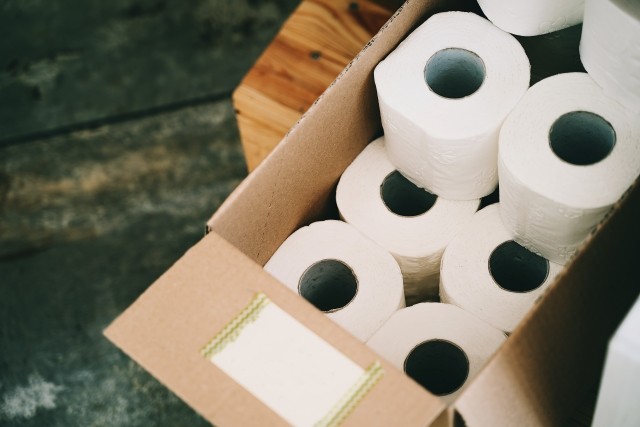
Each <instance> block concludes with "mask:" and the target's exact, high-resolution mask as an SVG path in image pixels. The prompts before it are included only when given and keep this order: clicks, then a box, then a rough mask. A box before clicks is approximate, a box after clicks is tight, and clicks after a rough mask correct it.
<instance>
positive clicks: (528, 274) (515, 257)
mask: <svg viewBox="0 0 640 427" xmlns="http://www.w3.org/2000/svg"><path fill="white" fill-rule="evenodd" d="M561 269H562V267H561V266H560V265H558V264H555V263H553V262H549V261H547V260H546V259H544V258H542V257H541V256H539V255H536V254H534V253H533V252H531V251H529V250H528V249H525V248H524V247H522V246H520V245H519V244H518V243H516V242H514V241H513V240H511V235H510V234H509V232H508V231H507V229H506V228H505V227H504V225H503V224H502V220H501V219H500V205H499V204H493V205H490V206H487V207H486V208H484V209H482V210H480V211H478V212H477V213H476V214H475V215H474V217H473V219H472V220H471V221H470V223H469V225H468V226H467V227H466V228H465V229H464V230H463V231H462V232H461V233H460V234H458V236H456V237H455V238H454V239H453V240H452V241H451V243H450V244H449V246H447V249H446V250H445V251H444V255H443V256H442V269H441V271H440V297H441V299H442V302H446V303H450V304H455V305H457V306H458V307H460V308H462V309H464V310H466V311H468V312H469V313H472V314H475V315H476V316H478V317H479V318H480V319H482V320H484V321H485V322H487V323H489V324H490V325H492V326H494V327H496V328H498V329H501V330H503V331H505V332H508V333H510V332H512V331H513V330H514V329H515V327H516V326H517V324H518V323H519V322H520V320H521V319H522V317H524V315H525V314H526V313H527V311H528V310H529V309H530V308H531V306H532V305H533V303H534V302H535V300H536V299H537V298H538V297H539V296H540V295H541V294H542V293H543V292H544V290H545V289H546V288H547V287H548V286H549V284H551V282H552V281H553V279H554V278H555V277H556V275H557V274H558V273H559V272H560V270H561Z"/></svg>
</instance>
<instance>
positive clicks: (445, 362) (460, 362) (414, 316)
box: [367, 303, 506, 403]
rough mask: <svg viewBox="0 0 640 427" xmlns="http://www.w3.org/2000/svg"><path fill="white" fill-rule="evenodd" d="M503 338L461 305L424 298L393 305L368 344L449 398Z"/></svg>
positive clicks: (456, 394)
mask: <svg viewBox="0 0 640 427" xmlns="http://www.w3.org/2000/svg"><path fill="white" fill-rule="evenodd" d="M505 339H506V337H505V335H504V333H503V332H501V331H499V330H498V329H496V328H494V327H492V326H490V325H488V324H487V323H485V322H483V321H482V320H480V319H478V318H477V317H475V316H474V315H472V314H470V313H467V312H466V311H464V310H462V309H461V308H459V307H456V306H454V305H451V304H441V303H422V304H416V305H414V306H411V307H407V308H403V309H402V310H399V311H397V312H396V313H395V314H394V315H393V316H391V317H390V318H389V320H387V321H386V322H385V324H384V325H383V326H382V327H381V328H380V329H379V330H378V332H376V333H375V334H374V335H373V336H372V337H371V339H370V340H369V341H368V342H367V345H368V346H369V347H371V348H372V349H373V350H374V351H375V352H377V353H378V354H379V355H380V356H382V357H384V358H385V359H387V360H388V361H389V362H391V363H392V364H393V365H395V366H396V367H397V368H399V369H403V370H404V372H405V373H407V375H409V376H410V377H411V378H413V379H414V380H415V381H416V382H418V383H419V384H421V385H422V386H423V387H424V388H426V389H427V390H429V391H430V392H431V393H433V394H435V395H437V396H440V397H441V398H442V399H443V400H444V401H445V402H447V403H449V402H452V401H453V400H454V399H455V398H456V397H457V396H458V394H460V392H461V390H462V388H463V386H464V384H466V383H467V382H469V381H471V380H473V377H474V376H475V375H476V374H477V373H478V371H479V370H480V369H481V368H482V366H483V365H484V363H485V362H486V361H487V359H488V358H489V357H491V355H492V354H493V353H494V352H495V351H496V350H497V349H498V347H499V346H500V344H502V343H503V342H504V340H505Z"/></svg>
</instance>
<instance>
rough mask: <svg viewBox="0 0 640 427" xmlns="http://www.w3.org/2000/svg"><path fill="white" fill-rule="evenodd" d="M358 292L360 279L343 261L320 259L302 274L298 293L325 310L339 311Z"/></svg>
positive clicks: (319, 308)
mask: <svg viewBox="0 0 640 427" xmlns="http://www.w3.org/2000/svg"><path fill="white" fill-rule="evenodd" d="M357 292H358V279H357V278H356V276H355V274H354V273H353V270H351V268H349V266H348V265H346V264H345V263H343V262H342V261H338V260H335V259H325V260H322V261H318V262H316V263H315V264H313V265H312V266H310V267H309V268H307V270H306V271H305V272H304V273H303V274H302V276H301V277H300V282H299V283H298V293H299V294H300V296H302V297H303V298H304V299H306V300H307V301H309V302H310V303H311V304H313V305H314V306H315V307H316V308H317V309H318V310H322V311H324V312H333V311H338V310H340V309H341V308H344V307H345V306H346V305H347V304H349V303H350V302H351V300H353V298H354V297H355V296H356V293H357Z"/></svg>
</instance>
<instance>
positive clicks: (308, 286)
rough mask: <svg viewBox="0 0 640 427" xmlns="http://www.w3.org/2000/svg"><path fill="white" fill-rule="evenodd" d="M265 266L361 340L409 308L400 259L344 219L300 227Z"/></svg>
mask: <svg viewBox="0 0 640 427" xmlns="http://www.w3.org/2000/svg"><path fill="white" fill-rule="evenodd" d="M264 269H265V270H266V271H268V272H269V273H270V274H271V275H272V276H274V277H275V278H276V279H278V280H280V281H281V282H282V283H284V284H285V285H286V286H287V287H288V288H290V289H291V290H293V291H294V292H297V293H298V294H299V295H300V296H302V297H303V298H305V299H306V300H307V301H309V302H310V303H311V304H313V305H315V306H316V308H318V309H319V310H321V311H324V312H325V313H327V316H329V317H330V318H331V319H332V320H333V321H335V322H336V323H338V324H339V325H341V326H342V327H343V328H344V329H346V330H347V331H348V332H350V333H351V334H353V335H354V336H355V337H356V338H358V339H360V340H361V341H365V340H367V338H369V337H370V336H371V335H372V334H373V333H374V332H375V331H376V330H377V329H378V328H379V327H380V326H381V325H382V324H383V323H384V321H385V320H386V319H387V318H389V316H391V314H392V313H393V312H395V311H396V310H398V308H401V307H404V294H403V288H402V273H401V272H400V267H398V264H397V263H396V261H395V259H394V258H393V257H392V256H391V254H389V252H387V251H386V250H384V249H383V248H381V247H380V246H378V245H377V244H375V243H374V242H373V241H371V240H369V239H367V238H366V237H364V236H363V235H362V234H361V233H360V232H359V231H358V230H356V229H355V228H354V227H353V226H351V225H349V224H347V223H344V222H342V221H320V222H316V223H313V224H311V225H309V226H307V227H302V228H300V229H299V230H297V231H296V232H295V233H293V234H292V235H291V236H289V238H287V240H285V241H284V243H283V244H282V245H281V246H280V248H278V250H277V251H276V252H275V253H274V254H273V256H272V257H271V259H270V260H269V261H268V262H267V264H266V265H265V266H264Z"/></svg>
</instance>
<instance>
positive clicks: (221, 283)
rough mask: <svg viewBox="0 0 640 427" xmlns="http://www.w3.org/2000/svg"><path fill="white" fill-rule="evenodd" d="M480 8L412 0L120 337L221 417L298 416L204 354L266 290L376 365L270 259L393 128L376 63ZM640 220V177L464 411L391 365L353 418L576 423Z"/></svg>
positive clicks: (360, 360)
mask: <svg viewBox="0 0 640 427" xmlns="http://www.w3.org/2000/svg"><path fill="white" fill-rule="evenodd" d="M468 7H469V3H468V2H467V3H464V2H456V1H427V0H413V1H407V2H406V3H405V4H404V6H402V7H401V8H400V9H399V10H398V12H397V13H396V14H395V15H394V16H393V17H392V18H391V19H390V20H389V22H388V23H387V24H386V25H385V26H384V27H383V28H382V29H381V30H380V32H379V33H378V34H377V35H376V36H375V37H374V38H373V39H372V40H371V42H369V43H368V44H367V45H366V46H365V48H364V49H363V50H362V52H361V53H360V54H359V55H358V56H357V57H356V58H355V59H354V60H353V61H352V63H351V64H349V65H348V66H347V68H346V69H345V70H344V71H343V72H342V73H341V74H340V76H339V77H338V78H337V79H336V81H335V82H334V83H333V84H332V85H331V86H330V87H329V88H328V89H327V91H326V92H325V93H324V94H323V95H322V96H321V97H320V98H319V99H318V101H317V102H316V103H315V104H314V105H313V106H312V107H311V108H310V110H309V111H308V112H307V114H305V115H304V116H303V117H302V118H301V119H300V121H299V122H298V123H297V124H296V126H295V127H294V128H293V129H292V130H291V131H290V132H289V134H288V135H287V136H286V137H285V139H284V140H283V142H282V143H281V144H280V145H279V146H278V147H277V148H276V150H275V151H274V152H273V153H272V154H271V155H270V157H269V158H268V159H267V160H266V161H265V162H264V163H263V164H262V165H261V166H260V167H259V168H258V169H256V170H255V171H254V172H253V173H252V174H251V175H250V176H249V177H248V178H247V179H246V180H245V181H244V182H243V183H242V184H241V185H240V186H239V187H238V188H237V189H236V191H235V192H234V193H233V194H232V195H231V196H229V198H228V199H227V200H226V202H225V203H224V204H223V206H222V207H221V208H220V209H219V210H218V212H217V213H216V214H215V215H214V216H213V217H212V218H211V220H210V221H209V222H208V224H207V231H208V234H207V235H206V236H205V237H204V238H203V239H202V240H201V241H200V242H199V243H198V244H196V245H195V246H194V247H193V248H191V249H190V250H189V251H188V252H187V253H186V254H185V255H184V256H183V257H182V258H181V259H180V260H179V261H178V262H176V264H175V265H173V266H172V267H171V268H170V269H169V270H168V271H167V272H166V273H165V274H164V275H163V276H162V277H160V278H159V279H158V280H157V282H156V283H154V284H153V286H151V287H150V288H149V289H148V290H147V291H146V292H145V293H144V294H143V295H142V296H141V297H140V298H139V299H138V300H137V301H136V302H135V303H134V304H133V305H132V306H131V307H129V308H128V309H127V310H126V311H125V312H124V313H123V314H122V315H121V316H120V317H119V318H118V319H117V320H116V321H114V323H113V324H112V325H111V326H110V327H109V328H108V329H107V330H106V332H105V334H106V335H107V337H108V338H109V339H110V340H112V341H113V342H114V343H115V344H116V345H117V346H119V347H120V348H121V349H122V350H123V351H125V352H126V353H127V354H128V355H130V356H131V357H132V358H133V359H134V360H136V361H137V362H138V363H140V364H141V365H142V366H143V367H145V368H146V369H147V370H148V371H149V372H151V374H153V375H154V376H156V377H157V378H158V379H159V380H160V381H162V382H163V383H164V384H166V385H167V387H169V388H170V389H171V390H173V391H174V392H175V393H176V394H177V395H178V396H180V397H181V398H182V399H183V400H185V401H186V402H187V403H188V404H189V405H190V406H192V407H193V408H194V409H195V410H196V411H198V412H199V413H200V414H201V415H202V416H203V417H204V418H206V419H207V420H209V421H211V422H212V423H214V424H215V425H220V426H236V425H243V426H244V425H283V424H285V422H284V421H283V420H282V419H281V418H280V417H279V416H278V415H276V413H275V412H273V411H272V410H271V409H269V408H268V407H267V406H265V405H264V404H263V403H262V402H261V401H259V400H258V399H256V398H255V397H254V396H253V395H252V394H251V393H249V392H248V391H247V390H245V389H244V388H243V387H241V386H240V385H239V384H237V383H236V382H234V381H233V380H232V379H231V378H230V377H228V376H227V375H226V374H225V373H224V372H222V371H221V370H220V369H218V368H217V367H216V366H215V365H214V364H212V363H210V362H209V361H208V360H206V359H205V358H203V357H202V356H201V355H200V349H201V348H202V345H203V343H205V342H207V341H208V340H209V339H210V338H211V336H212V334H213V333H215V332H216V331H219V330H220V329H221V328H222V327H223V326H224V325H225V324H227V322H229V321H230V319H232V318H233V317H234V316H235V315H236V314H237V313H238V312H239V311H240V310H242V308H244V307H245V306H246V305H247V303H248V302H249V301H250V300H251V298H252V297H253V296H254V295H255V293H256V292H263V293H265V294H266V295H267V296H268V297H269V298H270V299H271V300H272V301H273V302H274V303H275V304H277V305H278V306H279V307H281V308H282V309H284V310H285V311H286V312H288V313H289V314H290V315H292V316H293V317H294V318H296V319H297V320H298V321H299V322H300V323H302V324H304V325H305V326H306V327H308V328H309V329H310V330H312V331H314V332H315V333H316V334H317V335H318V336H320V337H321V338H322V339H324V340H326V342H328V343H329V344H330V345H331V346H333V347H334V348H336V349H338V350H339V351H340V352H342V353H343V354H344V355H346V356H347V357H348V358H350V359H352V360H353V361H354V362H355V363H357V364H358V365H360V366H362V367H363V368H364V367H367V366H370V365H371V364H372V363H373V362H374V361H376V360H380V357H379V356H378V355H377V354H375V353H374V352H373V351H371V350H370V349H368V348H367V347H366V346H365V345H364V344H362V343H361V342H359V341H357V340H356V339H355V338H353V337H352V336H351V335H349V334H348V333H347V332H345V331H344V330H342V329H341V328H340V327H339V326H337V325H336V324H334V323H333V322H332V321H331V320H329V319H328V318H327V317H325V315H324V314H323V313H321V312H319V311H318V310H316V309H315V308H314V307H313V306H312V305H311V304H309V303H307V302H306V301H305V300H303V299H302V298H300V297H298V296H297V295H295V294H294V293H292V292H291V291H289V290H288V289H286V288H285V286H284V285H282V284H280V283H279V282H277V281H276V280H275V279H274V278H272V277H271V276H270V275H269V274H267V273H266V272H264V271H263V269H262V265H264V263H265V262H266V261H267V260H268V259H269V258H270V256H271V255H272V254H273V252H274V251H275V250H276V249H277V248H278V246H279V245H280V244H281V243H282V242H283V241H284V240H285V239H286V237H287V236H289V235H290V234H291V233H292V232H293V231H294V230H296V229H297V228H298V227H300V226H301V225H305V224H308V223H310V222H312V221H314V220H317V219H322V218H326V217H327V215H329V212H332V211H334V210H335V206H334V204H333V203H334V202H333V201H332V199H333V197H334V191H335V186H336V183H337V181H338V179H339V177H340V175H341V173H342V172H343V170H344V169H345V168H346V167H347V166H348V165H349V163H350V162H351V161H352V160H353V159H354V158H355V157H356V156H357V154H358V153H359V152H360V151H361V150H362V149H363V147H364V146H365V145H366V144H367V143H368V142H369V141H371V140H372V139H373V138H374V137H375V136H377V135H379V134H381V125H380V116H379V112H378V106H377V98H376V92H375V87H374V83H373V69H374V67H375V66H376V64H377V63H378V62H379V61H380V60H381V59H383V58H384V57H385V56H386V55H387V54H388V53H389V52H390V51H391V50H392V49H393V48H394V47H395V46H396V45H397V44H398V43H399V42H400V41H401V40H402V39H403V38H404V37H405V36H406V35H407V34H408V33H409V32H410V31H411V30H412V29H414V28H415V27H416V26H417V25H419V24H420V23H422V22H423V21H424V20H425V19H426V18H427V17H428V16H429V15H431V14H433V13H436V12H440V11H443V10H464V9H466V8H468ZM639 218H640V191H639V190H638V188H637V186H635V187H634V188H632V189H631V190H630V191H629V192H628V193H627V194H626V196H625V197H624V198H623V200H622V201H621V202H620V203H618V205H617V206H616V208H615V211H614V212H613V213H612V214H611V215H610V216H609V217H608V218H607V220H606V221H605V222H604V223H603V224H601V225H600V226H599V227H598V229H597V230H596V232H594V233H593V235H592V236H591V237H590V238H589V240H588V242H586V243H585V245H584V246H583V247H582V249H581V250H580V251H579V253H578V255H577V256H576V257H575V259H574V260H573V261H572V262H571V263H570V264H568V265H567V267H566V269H565V270H564V272H563V273H562V274H560V275H559V277H558V278H557V280H556V282H555V284H554V285H552V286H551V287H550V288H549V289H548V291H547V292H546V293H545V294H544V295H543V296H542V297H541V298H540V299H539V300H538V301H537V303H536V305H535V306H534V307H533V309H532V310H531V311H530V312H529V313H528V315H527V316H526V318H525V319H524V320H523V321H522V322H521V324H520V326H519V327H518V328H517V330H516V331H514V333H513V334H512V335H511V336H510V337H509V339H508V340H507V342H506V343H505V344H504V345H503V346H502V347H501V348H500V350H499V351H498V352H497V353H496V354H495V355H494V357H493V358H492V359H491V360H490V361H489V362H488V363H487V365H486V366H485V367H484V369H483V370H482V371H481V372H480V374H479V375H478V376H477V377H476V378H475V379H474V380H473V381H471V382H470V383H468V384H467V385H466V387H465V389H464V391H463V393H462V394H461V395H460V397H459V398H458V399H457V400H456V401H455V402H454V404H453V405H452V406H451V407H449V408H447V407H446V406H445V405H444V404H443V403H442V402H441V401H440V399H439V398H437V397H435V396H433V395H431V394H429V393H428V392H427V391H425V390H424V389H422V388H421V387H420V386H419V385H417V384H416V383H414V382H413V381H412V380H411V379H409V378H408V377H407V376H405V375H404V374H403V373H402V372H400V371H399V370H397V369H395V368H393V367H392V366H391V365H390V364H388V363H386V362H385V361H382V364H383V368H384V370H385V374H384V375H383V377H382V379H381V380H380V381H379V382H378V383H377V385H376V386H375V387H374V388H373V389H372V390H371V391H370V393H369V394H367V395H366V397H365V398H364V399H363V400H362V401H361V402H360V404H359V405H358V406H357V407H356V408H355V410H354V411H353V412H352V413H351V414H350V415H349V416H348V418H347V419H346V420H345V422H344V424H345V425H353V426H356V425H358V426H377V425H379V426H391V425H399V426H429V425H436V424H438V425H465V424H466V425H468V426H470V427H477V426H552V425H562V424H563V422H564V421H565V420H566V418H567V417H568V415H569V414H570V413H571V411H572V410H573V409H574V408H575V407H576V405H577V404H578V403H579V401H580V400H581V399H582V398H583V396H584V394H585V393H586V392H587V390H588V389H589V387H593V386H594V385H595V384H596V382H597V379H598V376H599V372H600V368H601V365H602V360H603V358H604V353H605V350H606V343H607V340H608V338H609V337H610V335H611V334H612V332H613V330H614V329H615V327H616V325H617V324H618V323H619V322H620V320H621V319H622V317H623V315H624V313H625V312H626V310H627V309H628V308H629V307H630V306H631V304H632V303H633V301H634V299H635V297H636V295H637V294H638V292H639V291H640V279H639V278H638V274H637V271H638V270H637V269H636V263H637V261H638V256H637V255H638V250H637V242H638V241H639V239H640V225H639V223H640V221H638V219H639Z"/></svg>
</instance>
